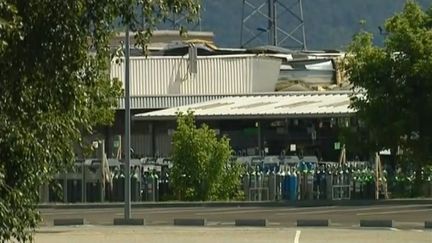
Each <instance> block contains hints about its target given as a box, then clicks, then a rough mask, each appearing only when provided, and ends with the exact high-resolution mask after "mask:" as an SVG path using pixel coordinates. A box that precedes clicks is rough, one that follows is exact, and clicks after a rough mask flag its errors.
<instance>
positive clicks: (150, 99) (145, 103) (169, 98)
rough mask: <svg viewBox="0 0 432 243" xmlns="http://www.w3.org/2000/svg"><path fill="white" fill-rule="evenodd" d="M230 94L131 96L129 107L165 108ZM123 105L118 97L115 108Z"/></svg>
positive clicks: (219, 97) (119, 108)
mask: <svg viewBox="0 0 432 243" xmlns="http://www.w3.org/2000/svg"><path fill="white" fill-rule="evenodd" d="M229 96H232V95H158V96H132V97H131V98H130V107H131V109H166V108H171V107H177V106H184V105H190V104H196V103H200V102H205V101H209V100H215V99H221V98H224V97H229ZM124 107H125V104H124V98H120V99H119V104H118V107H117V110H123V109H124Z"/></svg>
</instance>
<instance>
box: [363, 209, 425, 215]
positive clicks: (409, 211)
mask: <svg viewBox="0 0 432 243" xmlns="http://www.w3.org/2000/svg"><path fill="white" fill-rule="evenodd" d="M430 211H431V209H430V208H427V209H411V210H397V211H385V212H370V213H358V214H357V216H367V215H383V214H396V215H397V214H401V213H414V212H430Z"/></svg>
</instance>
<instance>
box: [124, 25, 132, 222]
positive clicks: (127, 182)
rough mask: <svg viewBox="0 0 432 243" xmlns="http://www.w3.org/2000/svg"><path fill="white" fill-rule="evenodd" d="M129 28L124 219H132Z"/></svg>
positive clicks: (127, 33)
mask: <svg viewBox="0 0 432 243" xmlns="http://www.w3.org/2000/svg"><path fill="white" fill-rule="evenodd" d="M129 42H130V39H129V26H127V27H126V33H125V69H126V70H125V166H126V171H125V174H126V175H125V206H124V218H125V220H126V221H127V220H130V218H131V196H130V194H131V193H130V192H131V191H130V190H131V187H130V84H129V83H130V80H129V79H130V75H129V72H130V67H129V65H130V62H129V61H130V60H129V56H130V48H129Z"/></svg>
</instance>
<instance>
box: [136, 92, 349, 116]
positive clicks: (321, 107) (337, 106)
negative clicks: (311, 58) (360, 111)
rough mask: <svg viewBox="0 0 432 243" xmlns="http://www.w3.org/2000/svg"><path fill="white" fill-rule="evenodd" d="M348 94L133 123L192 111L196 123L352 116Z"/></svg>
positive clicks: (226, 101)
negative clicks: (185, 114) (219, 120)
mask: <svg viewBox="0 0 432 243" xmlns="http://www.w3.org/2000/svg"><path fill="white" fill-rule="evenodd" d="M350 95H351V93H350V92H309V93H295V92H292V93H282V92H277V93H265V94H250V95H237V96H235V95H234V96H231V97H226V98H222V99H217V100H212V101H207V102H202V103H197V104H193V105H186V106H180V107H174V108H169V109H164V110H159V111H153V112H147V113H142V114H137V115H135V116H134V119H135V120H170V119H175V117H176V113H177V112H183V113H185V112H187V111H188V110H192V111H194V114H195V117H196V118H197V119H257V118H259V119H272V118H302V117H304V118H315V117H341V116H349V115H352V114H353V113H354V112H355V111H354V110H353V109H352V108H350V107H349V105H350Z"/></svg>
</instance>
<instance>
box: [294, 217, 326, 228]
mask: <svg viewBox="0 0 432 243" xmlns="http://www.w3.org/2000/svg"><path fill="white" fill-rule="evenodd" d="M329 225H330V220H329V219H298V220H297V227H327V226H329Z"/></svg>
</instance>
